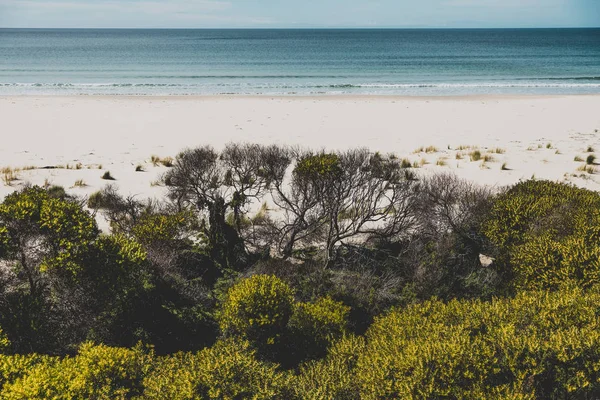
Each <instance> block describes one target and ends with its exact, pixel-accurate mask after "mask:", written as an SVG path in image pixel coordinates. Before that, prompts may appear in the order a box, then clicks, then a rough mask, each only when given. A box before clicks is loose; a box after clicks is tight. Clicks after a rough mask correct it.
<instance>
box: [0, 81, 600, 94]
mask: <svg viewBox="0 0 600 400" xmlns="http://www.w3.org/2000/svg"><path fill="white" fill-rule="evenodd" d="M487 92H489V93H557V94H558V93H600V79H588V80H587V81H585V82H584V81H582V80H579V79H571V80H564V79H563V80H560V81H559V80H548V79H546V80H543V81H542V80H538V81H535V80H528V81H518V80H513V81H490V82H416V83H381V82H364V83H326V82H324V83H321V82H304V81H302V82H294V81H293V80H291V81H288V82H281V83H280V82H237V81H236V82H222V81H221V82H212V83H210V82H208V83H201V82H193V81H191V82H184V83H169V82H156V83H148V82H144V83H142V82H98V83H72V82H38V83H24V82H0V94H61V93H62V94H83V95H87V94H91V95H93V94H116V95H118V94H123V95H194V94H197V95H203V94H207V95H208V94H223V93H229V94H259V95H260V94H265V95H277V94H283V95H295V94H351V93H360V94H407V95H413V94H414V95H419V94H427V95H436V94H439V95H444V94H463V93H464V94H468V93H487Z"/></svg>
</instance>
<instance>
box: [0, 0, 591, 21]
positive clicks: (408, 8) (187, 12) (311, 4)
mask: <svg viewBox="0 0 600 400" xmlns="http://www.w3.org/2000/svg"><path fill="white" fill-rule="evenodd" d="M581 26H588V27H589V26H593V27H599V26H600V0H0V27H5V28H7V27H32V28H33V27H47V28H75V27H82V28H307V27H331V28H334V27H347V28H354V27H374V28H376V27H381V28H384V27H388V28H390V27H398V28H422V27H434V28H444V27H448V28H474V27H481V28H496V27H581Z"/></svg>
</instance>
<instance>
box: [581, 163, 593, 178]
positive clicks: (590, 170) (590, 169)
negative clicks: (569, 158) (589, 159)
mask: <svg viewBox="0 0 600 400" xmlns="http://www.w3.org/2000/svg"><path fill="white" fill-rule="evenodd" d="M577 171H581V172H587V173H588V174H590V175H592V174H595V173H596V168H595V167H594V166H592V165H586V164H584V165H582V166H580V167H579V168H577Z"/></svg>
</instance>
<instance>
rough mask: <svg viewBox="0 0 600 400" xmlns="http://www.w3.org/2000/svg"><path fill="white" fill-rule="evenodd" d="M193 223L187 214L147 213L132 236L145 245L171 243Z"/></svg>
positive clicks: (190, 216)
mask: <svg viewBox="0 0 600 400" xmlns="http://www.w3.org/2000/svg"><path fill="white" fill-rule="evenodd" d="M191 222H192V215H191V214H190V213H186V212H178V213H175V214H166V213H165V214H162V213H156V214H155V213H146V214H144V215H142V216H141V218H140V219H139V220H138V221H137V222H136V224H135V225H134V226H133V228H132V234H133V236H134V237H135V238H136V239H137V240H138V241H139V242H140V243H142V244H145V245H152V244H156V243H166V242H171V241H174V240H176V239H178V238H179V234H180V232H181V231H182V230H183V229H184V228H186V227H189V225H190V224H191Z"/></svg>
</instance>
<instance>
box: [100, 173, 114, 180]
mask: <svg viewBox="0 0 600 400" xmlns="http://www.w3.org/2000/svg"><path fill="white" fill-rule="evenodd" d="M102 179H104V180H106V181H115V180H116V179H115V178H114V177H113V176H112V175H111V174H110V171H106V172H104V174H102Z"/></svg>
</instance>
